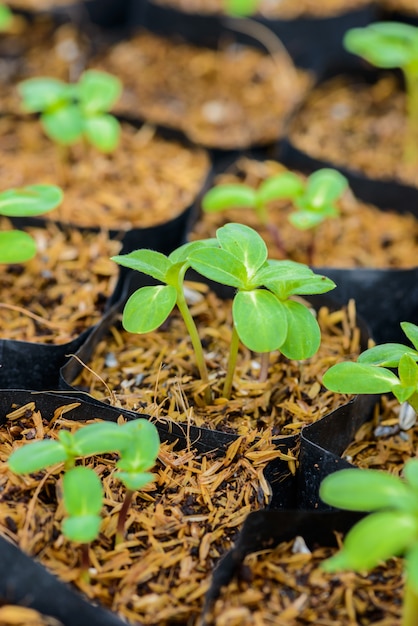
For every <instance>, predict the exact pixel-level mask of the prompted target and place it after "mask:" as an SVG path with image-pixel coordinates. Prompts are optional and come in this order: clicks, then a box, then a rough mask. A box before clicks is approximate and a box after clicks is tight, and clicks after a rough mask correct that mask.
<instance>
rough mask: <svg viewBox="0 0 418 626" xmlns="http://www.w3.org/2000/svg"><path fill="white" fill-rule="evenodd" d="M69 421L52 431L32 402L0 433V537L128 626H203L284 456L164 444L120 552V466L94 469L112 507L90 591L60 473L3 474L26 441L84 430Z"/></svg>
mask: <svg viewBox="0 0 418 626" xmlns="http://www.w3.org/2000/svg"><path fill="white" fill-rule="evenodd" d="M65 413H66V414H65ZM68 416H70V417H71V405H70V406H65V407H62V409H61V410H57V411H56V413H55V415H54V417H53V419H52V421H51V422H50V423H49V424H48V422H47V421H46V420H45V419H43V417H42V415H41V414H40V412H39V411H37V410H36V407H35V403H34V402H33V403H29V405H26V406H24V407H20V409H18V410H17V411H15V412H13V413H11V414H9V415H8V416H7V419H8V421H7V424H6V426H4V427H3V428H2V429H1V431H0V458H1V462H2V470H1V473H0V484H1V514H0V528H1V531H2V533H3V534H4V535H5V536H6V537H8V538H10V539H11V540H12V541H13V542H15V543H17V544H18V545H19V546H20V548H21V549H22V550H24V551H25V552H27V553H29V554H30V555H32V556H36V557H37V558H38V559H39V560H40V561H41V562H42V563H43V564H44V565H45V566H46V567H47V568H48V569H50V570H51V571H52V572H54V573H55V574H56V575H57V576H59V577H60V578H61V579H62V580H64V581H67V582H71V583H74V584H75V585H77V586H78V587H79V588H80V589H81V590H82V591H83V592H84V593H85V594H86V595H87V596H88V597H89V598H91V599H92V600H95V601H99V602H101V603H102V604H103V605H104V606H107V607H109V608H110V609H111V610H113V611H115V612H116V613H118V614H119V615H120V616H121V617H123V618H125V619H126V620H128V622H129V623H133V624H139V623H141V624H155V625H156V624H159V625H164V624H173V623H183V624H184V623H190V624H194V623H196V619H197V616H198V614H199V612H200V611H201V608H202V605H203V600H204V594H205V592H206V590H207V589H208V586H209V583H210V577H211V574H212V571H213V568H214V566H215V564H216V562H217V561H218V559H219V558H220V556H221V555H222V554H223V553H224V552H225V551H226V550H228V549H229V548H230V547H231V545H232V541H233V539H234V537H235V535H236V533H237V531H238V529H239V527H240V526H241V524H242V523H243V521H244V519H245V518H246V516H247V515H248V514H249V513H250V511H254V510H257V509H260V508H262V507H263V506H265V504H266V501H267V499H268V495H269V487H268V485H267V483H266V481H265V479H264V477H263V474H262V472H263V468H264V467H265V465H266V463H267V462H268V461H269V460H271V459H272V458H275V456H277V451H275V450H274V449H273V448H272V445H271V442H270V441H269V438H268V437H263V438H262V439H259V440H258V441H257V442H256V441H254V437H248V438H246V439H239V440H237V442H235V443H234V444H232V445H231V446H230V447H229V448H228V450H227V452H226V454H225V456H222V457H220V458H218V459H216V458H215V457H211V455H203V456H202V455H200V454H198V453H197V452H196V451H195V450H193V446H192V445H190V447H189V448H187V449H183V450H180V451H177V452H175V451H173V449H172V446H169V445H167V444H162V446H161V450H160V455H159V460H158V462H157V465H156V466H155V468H154V473H155V480H154V482H153V483H152V484H151V485H149V486H148V487H146V488H145V489H144V490H143V491H141V492H138V493H136V494H135V496H134V499H133V503H132V505H131V508H130V511H129V518H128V521H127V524H126V530H127V534H126V541H125V542H124V543H122V544H120V545H119V546H117V547H114V534H115V528H116V520H117V513H118V511H119V508H120V506H121V502H122V500H123V496H124V489H123V488H122V487H121V485H120V483H119V481H117V480H115V479H113V476H112V474H113V470H114V464H115V460H116V456H115V455H106V456H103V457H100V458H91V459H88V460H87V461H86V464H88V465H89V466H91V467H94V469H95V471H96V472H97V473H98V475H99V476H100V477H101V479H102V481H103V484H104V488H105V493H106V499H105V507H104V512H103V513H104V515H103V523H102V527H101V533H100V537H99V539H98V540H97V541H95V542H94V543H93V544H92V546H91V548H90V550H89V554H90V560H91V566H92V569H91V570H90V574H91V583H90V584H87V583H86V582H83V580H82V579H81V578H80V569H79V552H78V550H77V549H76V548H75V547H74V545H72V544H71V543H69V542H68V541H67V540H66V539H65V538H64V537H63V535H62V534H61V531H60V525H61V521H62V518H63V513H64V512H63V507H62V504H58V506H57V499H56V489H57V487H58V489H59V483H58V480H59V477H60V475H61V472H62V466H61V465H56V466H55V467H53V468H52V469H51V470H49V471H47V472H41V473H38V474H36V475H31V476H25V477H19V476H15V475H13V474H12V473H11V472H8V470H7V465H6V461H7V458H8V456H9V455H10V453H11V450H12V449H13V448H16V447H18V446H20V445H22V444H24V443H25V442H26V441H28V440H31V441H33V440H34V439H43V438H44V437H53V438H55V437H56V436H57V432H58V430H59V429H60V428H65V429H69V430H73V429H76V428H78V427H80V423H74V422H72V421H71V420H70V419H67V417H68Z"/></svg>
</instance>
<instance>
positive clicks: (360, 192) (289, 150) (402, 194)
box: [278, 55, 418, 215]
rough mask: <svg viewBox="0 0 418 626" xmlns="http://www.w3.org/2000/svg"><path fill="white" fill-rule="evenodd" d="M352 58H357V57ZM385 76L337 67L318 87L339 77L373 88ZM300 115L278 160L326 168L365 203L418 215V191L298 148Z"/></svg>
mask: <svg viewBox="0 0 418 626" xmlns="http://www.w3.org/2000/svg"><path fill="white" fill-rule="evenodd" d="M351 56H353V57H354V55H351ZM392 73H393V74H394V75H395V76H397V77H398V78H399V88H400V89H401V88H402V86H401V85H402V77H401V76H400V74H399V72H398V71H397V70H394V71H393V72H392ZM386 74H387V71H386ZM383 75H384V73H383V72H382V71H379V70H376V69H375V68H372V67H371V66H369V65H366V64H365V62H362V66H361V68H360V67H356V68H350V67H349V66H348V67H347V65H334V66H333V67H331V68H329V69H327V70H326V71H325V72H324V73H323V74H322V76H321V77H320V78H319V81H318V83H317V85H319V84H321V83H325V82H327V81H328V80H330V79H331V78H334V77H336V76H339V77H341V78H347V80H348V81H352V82H353V83H357V84H366V85H367V84H368V85H370V86H372V85H373V84H374V83H375V82H377V80H378V79H379V78H381V77H382V76H383ZM313 89H315V87H314V88H313ZM308 97H309V96H308ZM303 107H304V103H302V104H301V106H300V108H299V111H300V109H303ZM299 111H295V112H294V114H293V116H292V117H291V118H290V119H289V124H288V131H287V134H286V137H285V138H284V139H283V140H282V141H281V142H280V145H279V149H278V153H279V160H281V161H283V163H285V164H286V165H287V166H288V167H291V168H294V169H298V170H299V171H304V172H312V171H315V170H317V169H320V168H323V167H332V168H334V169H337V170H339V171H340V172H341V173H342V174H344V176H346V178H347V179H348V182H349V185H350V187H351V189H352V190H353V192H354V194H355V195H356V196H357V197H359V198H361V199H362V200H364V201H365V202H370V203H371V204H374V205H376V206H378V207H380V208H382V209H392V210H396V211H399V213H413V214H414V215H418V209H417V207H418V187H413V186H411V185H408V184H404V183H402V182H400V181H397V180H388V179H376V178H371V177H370V176H367V174H363V173H362V172H361V171H359V170H354V169H352V168H350V167H349V165H341V164H339V163H333V162H332V161H331V160H327V159H325V158H317V157H315V156H313V155H311V154H309V153H306V152H305V151H304V150H302V149H300V148H298V147H297V146H296V145H295V143H294V142H293V141H292V136H291V128H292V125H293V124H295V123H296V122H297V118H298V115H299Z"/></svg>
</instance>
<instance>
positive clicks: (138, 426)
mask: <svg viewBox="0 0 418 626" xmlns="http://www.w3.org/2000/svg"><path fill="white" fill-rule="evenodd" d="M121 428H122V429H123V430H124V431H125V433H127V434H128V445H127V446H125V447H124V448H123V449H122V450H121V459H120V460H119V461H118V465H117V466H118V467H119V468H120V469H126V470H128V471H136V472H138V471H145V470H148V469H150V468H151V467H153V466H154V465H155V462H156V460H157V457H158V454H159V451H160V436H159V434H158V430H157V427H156V426H155V424H153V423H152V422H150V421H148V420H145V419H137V420H133V421H131V422H127V423H126V424H124V425H123V426H122V427H121Z"/></svg>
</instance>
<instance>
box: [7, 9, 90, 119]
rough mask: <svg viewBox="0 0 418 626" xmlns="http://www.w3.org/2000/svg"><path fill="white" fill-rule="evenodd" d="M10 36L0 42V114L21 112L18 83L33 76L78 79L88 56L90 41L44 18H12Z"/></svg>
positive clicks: (67, 24) (69, 25)
mask: <svg viewBox="0 0 418 626" xmlns="http://www.w3.org/2000/svg"><path fill="white" fill-rule="evenodd" d="M15 22H16V25H15V26H14V28H13V31H12V33H11V34H8V33H2V41H1V42H0V58H1V66H0V67H1V70H2V71H1V74H0V96H1V98H0V111H1V112H2V113H16V112H18V111H20V110H21V98H20V96H19V94H18V91H17V88H16V86H17V84H18V83H19V82H21V81H23V80H26V79H28V78H34V77H36V76H49V77H53V78H58V79H60V80H63V81H66V82H67V81H69V82H73V81H76V80H78V78H79V76H80V74H81V73H82V71H83V70H84V69H85V66H86V62H87V59H88V57H89V55H90V53H91V45H92V44H91V42H90V41H89V40H88V39H87V38H86V37H85V36H84V35H83V34H82V33H81V32H80V31H79V30H78V29H77V28H76V26H75V25H73V24H71V23H66V24H62V25H57V24H56V23H55V22H54V21H53V20H52V19H51V18H49V17H48V16H47V15H42V16H41V15H38V16H36V17H33V18H32V19H25V18H23V17H20V16H19V17H16V18H15Z"/></svg>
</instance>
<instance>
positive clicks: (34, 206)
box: [0, 185, 63, 263]
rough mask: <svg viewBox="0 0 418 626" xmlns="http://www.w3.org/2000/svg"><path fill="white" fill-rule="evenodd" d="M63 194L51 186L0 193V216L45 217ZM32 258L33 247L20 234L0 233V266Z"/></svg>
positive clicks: (34, 247) (27, 236) (11, 231)
mask: <svg viewBox="0 0 418 626" xmlns="http://www.w3.org/2000/svg"><path fill="white" fill-rule="evenodd" d="M62 198H63V193H62V191H61V189H60V188H59V187H55V186H54V185H31V186H29V187H22V188H20V189H9V190H8V191H3V192H2V193H0V215H4V216H6V217H32V216H35V215H41V214H43V213H48V212H49V211H52V210H53V209H55V208H56V207H57V206H58V205H59V204H60V203H61V201H62ZM35 254H36V243H35V241H34V239H33V238H32V237H31V236H30V235H29V234H28V233H25V232H23V231H20V230H8V231H2V232H0V263H23V262H25V261H29V260H30V259H31V258H32V257H33V256H35Z"/></svg>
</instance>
